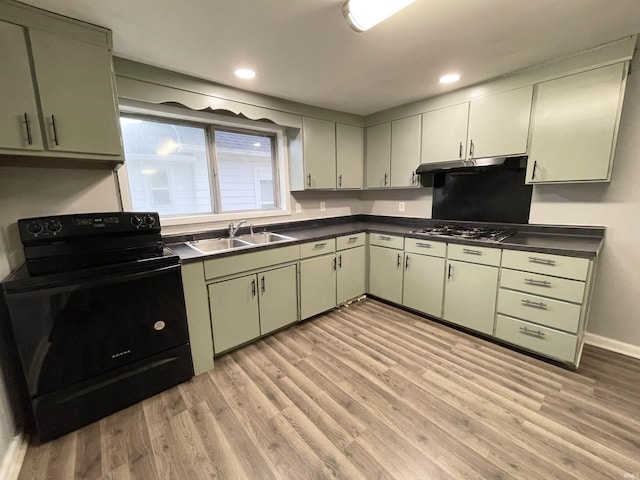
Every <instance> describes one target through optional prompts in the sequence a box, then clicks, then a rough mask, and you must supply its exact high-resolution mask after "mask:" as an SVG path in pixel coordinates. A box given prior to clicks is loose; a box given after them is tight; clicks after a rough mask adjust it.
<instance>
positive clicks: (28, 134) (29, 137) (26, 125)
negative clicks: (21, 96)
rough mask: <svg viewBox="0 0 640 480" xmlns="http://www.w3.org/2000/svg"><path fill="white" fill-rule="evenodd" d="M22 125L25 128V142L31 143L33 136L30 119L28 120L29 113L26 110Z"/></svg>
mask: <svg viewBox="0 0 640 480" xmlns="http://www.w3.org/2000/svg"><path fill="white" fill-rule="evenodd" d="M24 125H25V127H26V129H27V143H28V144H29V145H33V137H32V136H31V120H29V115H28V114H27V113H26V112H25V114H24Z"/></svg>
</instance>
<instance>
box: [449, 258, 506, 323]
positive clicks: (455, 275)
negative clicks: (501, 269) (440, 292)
mask: <svg viewBox="0 0 640 480" xmlns="http://www.w3.org/2000/svg"><path fill="white" fill-rule="evenodd" d="M445 274H446V281H445V298H444V311H443V315H442V318H444V319H445V320H447V321H449V322H452V323H456V324H458V325H462V326H463V327H467V328H470V329H472V330H476V331H478V332H482V333H486V334H488V335H492V334H493V325H494V320H495V315H496V294H497V290H498V267H491V266H487V265H477V264H473V263H466V262H459V261H456V260H448V261H447V270H446V272H445Z"/></svg>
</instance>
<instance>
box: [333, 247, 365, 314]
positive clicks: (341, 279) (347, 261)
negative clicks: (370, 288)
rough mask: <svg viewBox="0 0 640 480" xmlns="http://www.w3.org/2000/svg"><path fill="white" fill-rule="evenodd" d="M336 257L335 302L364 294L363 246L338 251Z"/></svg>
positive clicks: (341, 301)
mask: <svg viewBox="0 0 640 480" xmlns="http://www.w3.org/2000/svg"><path fill="white" fill-rule="evenodd" d="M336 259H337V275H336V277H337V278H336V281H337V285H336V302H337V303H338V304H341V303H344V302H346V301H347V300H351V299H352V298H356V297H358V296H360V295H362V294H364V291H365V247H356V248H350V249H349V250H342V251H339V252H338V253H336Z"/></svg>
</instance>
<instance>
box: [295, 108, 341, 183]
mask: <svg viewBox="0 0 640 480" xmlns="http://www.w3.org/2000/svg"><path fill="white" fill-rule="evenodd" d="M302 148H303V155H304V166H305V175H306V178H305V180H306V182H307V183H306V189H314V188H336V124H335V123H334V122H330V121H328V120H318V119H317V118H307V117H304V118H303V119H302Z"/></svg>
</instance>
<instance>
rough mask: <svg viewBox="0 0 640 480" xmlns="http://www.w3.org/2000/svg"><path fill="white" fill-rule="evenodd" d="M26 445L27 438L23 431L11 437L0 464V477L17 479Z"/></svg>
mask: <svg viewBox="0 0 640 480" xmlns="http://www.w3.org/2000/svg"><path fill="white" fill-rule="evenodd" d="M28 446H29V439H28V437H27V436H26V435H24V434H23V433H19V434H18V435H16V436H15V437H13V440H11V443H10V444H9V448H8V449H7V453H6V454H5V456H4V460H2V466H0V478H2V479H4V480H17V479H18V475H20V469H21V468H22V462H23V461H24V456H25V454H26V453H27V447H28Z"/></svg>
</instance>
